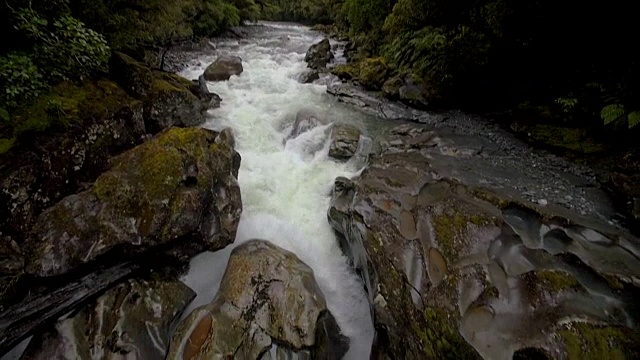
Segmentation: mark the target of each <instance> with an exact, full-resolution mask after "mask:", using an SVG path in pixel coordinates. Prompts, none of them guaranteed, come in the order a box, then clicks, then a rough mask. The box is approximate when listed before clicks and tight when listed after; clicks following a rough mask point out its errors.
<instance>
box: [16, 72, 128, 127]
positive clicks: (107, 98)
mask: <svg viewBox="0 0 640 360" xmlns="http://www.w3.org/2000/svg"><path fill="white" fill-rule="evenodd" d="M132 101H133V99H131V98H130V97H129V96H128V95H127V94H126V93H125V92H124V91H123V90H122V89H121V88H120V87H118V85H117V84H115V83H114V82H112V81H109V80H105V79H102V80H97V81H92V82H86V83H84V84H83V85H75V84H73V83H61V84H59V85H58V86H56V87H54V88H53V89H52V90H51V91H50V92H49V93H48V94H46V95H43V96H40V97H38V98H37V99H36V100H35V102H33V103H31V104H29V105H27V106H24V107H22V108H21V109H18V110H17V111H16V114H15V116H14V118H13V120H14V130H13V133H14V135H15V136H20V135H22V134H25V133H32V132H43V131H45V130H48V129H50V128H57V129H65V128H67V127H68V126H70V125H73V124H80V123H83V122H86V121H88V120H90V119H94V118H100V117H102V116H105V114H109V113H112V112H113V109H117V108H120V107H122V106H126V105H127V104H130V103H131V102H132Z"/></svg>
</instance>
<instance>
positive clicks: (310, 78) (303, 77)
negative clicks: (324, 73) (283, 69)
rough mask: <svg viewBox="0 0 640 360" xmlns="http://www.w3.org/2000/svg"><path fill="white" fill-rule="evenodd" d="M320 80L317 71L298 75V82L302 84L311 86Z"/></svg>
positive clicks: (308, 71)
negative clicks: (310, 84)
mask: <svg viewBox="0 0 640 360" xmlns="http://www.w3.org/2000/svg"><path fill="white" fill-rule="evenodd" d="M318 79H320V74H318V71H317V70H313V69H307V70H305V71H303V72H302V73H301V74H300V75H298V82H299V83H301V84H309V83H312V82H314V81H316V80H318Z"/></svg>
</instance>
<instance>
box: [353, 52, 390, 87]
mask: <svg viewBox="0 0 640 360" xmlns="http://www.w3.org/2000/svg"><path fill="white" fill-rule="evenodd" d="M388 70H389V69H388V67H387V61H386V60H385V59H384V58H381V57H378V58H371V59H364V60H362V61H361V62H360V75H359V77H358V79H359V80H360V83H361V84H362V85H364V86H367V87H370V88H376V89H379V88H381V87H382V85H383V84H384V82H385V80H386V79H387V73H388Z"/></svg>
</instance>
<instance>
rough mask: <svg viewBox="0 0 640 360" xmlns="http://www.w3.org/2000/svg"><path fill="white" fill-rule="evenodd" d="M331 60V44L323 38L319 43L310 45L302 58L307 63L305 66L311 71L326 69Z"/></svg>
mask: <svg viewBox="0 0 640 360" xmlns="http://www.w3.org/2000/svg"><path fill="white" fill-rule="evenodd" d="M333 58H334V56H333V53H332V52H331V43H330V42H329V39H328V38H324V39H322V41H320V42H319V43H317V44H314V45H311V47H310V48H309V50H308V51H307V54H306V55H305V57H304V61H306V62H307V66H308V67H310V68H311V69H314V70H322V69H325V68H326V66H327V64H328V63H329V62H330V61H331V60H332V59H333Z"/></svg>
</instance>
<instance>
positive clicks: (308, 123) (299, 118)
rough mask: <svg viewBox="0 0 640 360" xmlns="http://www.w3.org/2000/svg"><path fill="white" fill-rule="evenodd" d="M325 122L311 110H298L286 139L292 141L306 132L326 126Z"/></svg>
mask: <svg viewBox="0 0 640 360" xmlns="http://www.w3.org/2000/svg"><path fill="white" fill-rule="evenodd" d="M326 122H327V121H326V120H325V119H323V118H322V117H320V115H318V114H317V113H315V112H313V111H311V110H306V109H303V110H300V111H298V113H296V119H295V121H294V122H293V125H292V126H291V131H290V133H289V136H287V139H293V138H296V137H298V136H299V135H300V134H302V133H304V132H307V131H309V130H311V129H313V128H315V127H318V126H322V125H326Z"/></svg>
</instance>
